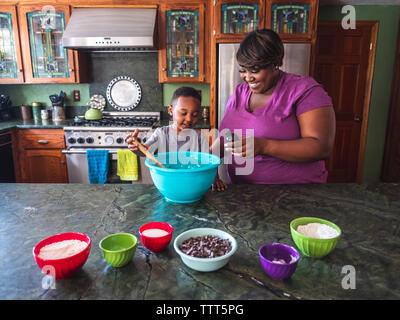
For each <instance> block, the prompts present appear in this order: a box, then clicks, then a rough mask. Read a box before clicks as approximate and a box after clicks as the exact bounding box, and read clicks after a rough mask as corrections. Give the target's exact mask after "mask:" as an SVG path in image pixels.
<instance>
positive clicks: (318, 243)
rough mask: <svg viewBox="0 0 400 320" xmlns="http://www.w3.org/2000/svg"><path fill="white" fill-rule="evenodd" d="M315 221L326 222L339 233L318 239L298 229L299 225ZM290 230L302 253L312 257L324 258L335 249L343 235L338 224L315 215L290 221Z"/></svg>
mask: <svg viewBox="0 0 400 320" xmlns="http://www.w3.org/2000/svg"><path fill="white" fill-rule="evenodd" d="M313 222H314V223H323V224H326V225H328V226H330V227H332V228H334V229H336V230H337V231H338V232H339V235H338V236H337V237H335V238H331V239H317V238H311V237H308V236H305V235H304V234H301V233H299V232H297V231H296V230H297V227H298V226H301V225H305V224H308V223H313ZM290 232H291V234H292V238H293V241H294V243H295V244H296V246H297V247H298V248H299V250H300V251H301V253H302V254H304V255H305V256H307V257H312V258H322V257H325V256H326V255H327V254H329V253H330V252H331V251H332V250H333V249H335V247H336V245H337V243H338V241H339V239H340V237H341V235H342V231H341V230H340V228H339V227H338V226H337V225H336V224H334V223H332V222H330V221H328V220H324V219H319V218H313V217H302V218H297V219H294V220H293V221H292V222H290Z"/></svg>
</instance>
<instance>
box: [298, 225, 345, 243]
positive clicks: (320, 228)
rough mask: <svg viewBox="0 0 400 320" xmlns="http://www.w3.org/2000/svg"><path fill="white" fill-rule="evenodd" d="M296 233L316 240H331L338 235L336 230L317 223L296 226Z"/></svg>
mask: <svg viewBox="0 0 400 320" xmlns="http://www.w3.org/2000/svg"><path fill="white" fill-rule="evenodd" d="M296 231H297V232H299V233H301V234H304V235H305V236H308V237H311V238H317V239H331V238H336V237H337V236H338V235H339V232H338V231H337V230H336V229H334V228H332V227H330V226H328V225H326V224H323V223H317V222H313V223H309V224H305V225H302V226H298V227H297V230H296Z"/></svg>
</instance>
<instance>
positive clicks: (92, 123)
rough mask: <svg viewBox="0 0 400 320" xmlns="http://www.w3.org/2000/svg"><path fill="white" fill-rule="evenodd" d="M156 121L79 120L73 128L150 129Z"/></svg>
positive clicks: (149, 118)
mask: <svg viewBox="0 0 400 320" xmlns="http://www.w3.org/2000/svg"><path fill="white" fill-rule="evenodd" d="M157 121H158V118H157V117H140V118H129V117H127V118H102V119H100V120H86V119H79V120H78V121H76V122H74V124H73V126H74V127H152V126H153V125H154V124H155V123H156V122H157Z"/></svg>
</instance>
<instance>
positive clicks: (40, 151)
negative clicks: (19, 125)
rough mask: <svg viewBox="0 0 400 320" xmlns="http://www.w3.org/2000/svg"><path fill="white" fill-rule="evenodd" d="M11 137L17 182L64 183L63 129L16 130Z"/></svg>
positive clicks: (65, 178) (65, 177) (65, 170)
mask: <svg viewBox="0 0 400 320" xmlns="http://www.w3.org/2000/svg"><path fill="white" fill-rule="evenodd" d="M12 140H13V154H14V167H15V176H16V180H17V182H23V183H68V174H67V165H66V158H65V155H64V154H63V153H62V152H61V151H62V150H63V149H65V138H64V131H63V130H61V129H26V130H24V129H16V130H14V131H13V134H12Z"/></svg>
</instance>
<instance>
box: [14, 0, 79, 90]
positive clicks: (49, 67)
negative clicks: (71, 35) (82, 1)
mask: <svg viewBox="0 0 400 320" xmlns="http://www.w3.org/2000/svg"><path fill="white" fill-rule="evenodd" d="M18 11H19V21H20V26H21V42H22V44H23V61H24V66H25V67H24V72H25V79H26V82H29V83H74V82H75V69H74V55H73V52H72V51H71V50H67V49H64V47H63V46H62V35H63V32H64V30H65V27H66V25H67V21H68V18H69V6H66V5H55V6H43V5H25V6H20V7H18Z"/></svg>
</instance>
